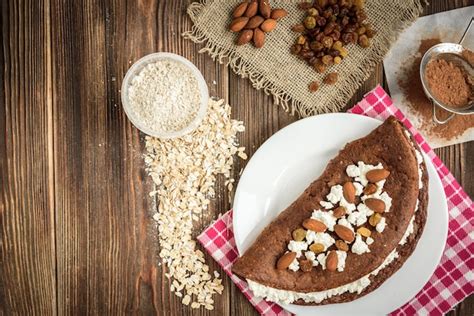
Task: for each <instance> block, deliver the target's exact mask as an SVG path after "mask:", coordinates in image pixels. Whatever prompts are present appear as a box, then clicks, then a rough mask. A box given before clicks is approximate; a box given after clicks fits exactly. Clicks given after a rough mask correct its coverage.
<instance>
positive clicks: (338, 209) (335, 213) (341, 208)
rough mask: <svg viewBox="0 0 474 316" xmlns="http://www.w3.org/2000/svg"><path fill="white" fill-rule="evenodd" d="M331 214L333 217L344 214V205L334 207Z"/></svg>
mask: <svg viewBox="0 0 474 316" xmlns="http://www.w3.org/2000/svg"><path fill="white" fill-rule="evenodd" d="M332 215H333V216H334V217H335V218H341V217H343V216H344V215H346V208H345V207H344V206H338V207H336V208H335V209H334V211H332Z"/></svg>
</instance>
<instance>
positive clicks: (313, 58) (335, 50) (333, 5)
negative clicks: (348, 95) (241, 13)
mask: <svg viewBox="0 0 474 316" xmlns="http://www.w3.org/2000/svg"><path fill="white" fill-rule="evenodd" d="M299 7H300V8H301V9H302V10H305V11H306V16H305V18H304V20H303V23H301V24H297V25H294V26H293V28H292V30H293V31H294V32H297V33H301V34H300V35H299V36H298V37H297V38H296V41H295V44H294V45H293V46H292V47H291V53H292V54H294V55H297V56H298V57H300V58H301V59H303V60H305V61H306V62H307V63H308V64H309V65H310V66H312V67H313V68H314V69H315V70H316V71H317V72H318V73H324V72H325V71H326V70H327V68H328V67H330V66H331V65H334V64H340V63H341V62H342V59H343V58H345V57H347V55H348V53H349V52H348V50H347V48H346V47H345V45H348V44H356V43H358V44H359V46H361V47H363V48H366V47H369V45H370V39H371V38H372V37H374V35H375V31H374V30H373V29H372V26H371V25H370V24H369V23H368V22H367V14H366V13H365V11H364V8H363V7H364V0H316V1H314V2H302V3H300V4H299ZM336 81H337V73H332V74H330V75H328V76H327V77H326V78H325V79H324V83H325V84H334V83H335V82H336ZM318 88H319V83H318V82H312V83H311V84H310V86H309V90H310V91H312V92H314V91H316V90H317V89H318Z"/></svg>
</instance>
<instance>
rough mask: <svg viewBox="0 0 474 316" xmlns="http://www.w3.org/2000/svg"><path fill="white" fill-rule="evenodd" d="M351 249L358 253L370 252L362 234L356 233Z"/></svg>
mask: <svg viewBox="0 0 474 316" xmlns="http://www.w3.org/2000/svg"><path fill="white" fill-rule="evenodd" d="M351 251H352V252H353V253H355V254H358V255H361V254H363V253H366V252H370V249H369V246H368V245H367V244H366V243H365V242H364V241H363V240H362V236H361V235H360V234H356V239H355V241H354V243H353V244H352V248H351Z"/></svg>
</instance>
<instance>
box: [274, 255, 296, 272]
mask: <svg viewBox="0 0 474 316" xmlns="http://www.w3.org/2000/svg"><path fill="white" fill-rule="evenodd" d="M295 258H296V252H287V253H285V254H284V255H283V256H281V257H280V259H278V262H277V269H278V270H285V269H286V268H288V267H289V266H290V264H291V263H292V262H293V260H295Z"/></svg>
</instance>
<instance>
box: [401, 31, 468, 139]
mask: <svg viewBox="0 0 474 316" xmlns="http://www.w3.org/2000/svg"><path fill="white" fill-rule="evenodd" d="M439 43H440V40H439V39H437V38H430V39H425V40H422V41H421V43H420V46H419V48H418V54H417V55H415V56H414V57H413V60H412V62H410V61H409V62H408V63H407V65H406V68H405V69H403V70H402V71H403V73H402V76H401V78H400V80H399V82H398V84H399V86H400V88H401V90H402V92H403V94H404V96H405V99H406V100H407V102H408V103H409V105H410V107H411V110H412V112H413V113H414V114H415V115H416V116H417V117H418V118H419V119H420V123H421V128H420V129H421V130H422V131H424V132H425V133H426V134H428V135H429V136H435V137H439V138H442V139H445V140H451V139H453V138H455V137H457V136H460V135H462V134H463V133H464V132H465V131H466V130H467V129H469V128H472V127H474V115H456V116H454V118H453V119H451V120H450V121H449V122H448V123H446V124H443V125H439V124H436V123H434V122H433V104H432V103H431V101H430V100H429V99H428V98H427V97H426V95H425V93H424V91H423V86H422V84H421V79H420V64H421V58H422V57H423V54H424V53H425V52H426V51H427V50H428V49H430V48H431V47H432V46H434V45H436V44H439ZM437 113H438V117H439V118H440V119H445V118H447V117H448V116H449V114H450V113H449V112H447V111H444V110H442V109H437Z"/></svg>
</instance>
